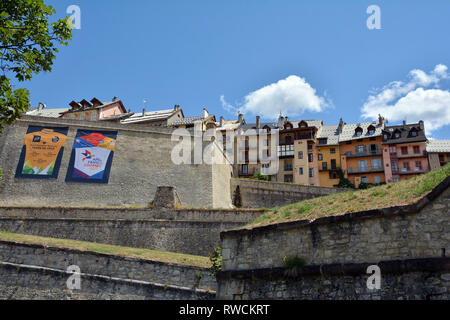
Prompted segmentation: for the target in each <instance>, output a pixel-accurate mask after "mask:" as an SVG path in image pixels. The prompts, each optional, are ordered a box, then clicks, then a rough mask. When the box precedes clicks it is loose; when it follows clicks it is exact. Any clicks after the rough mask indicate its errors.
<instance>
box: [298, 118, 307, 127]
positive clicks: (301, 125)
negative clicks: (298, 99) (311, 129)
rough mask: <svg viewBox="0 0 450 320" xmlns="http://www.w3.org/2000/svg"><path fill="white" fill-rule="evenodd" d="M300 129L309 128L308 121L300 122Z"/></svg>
mask: <svg viewBox="0 0 450 320" xmlns="http://www.w3.org/2000/svg"><path fill="white" fill-rule="evenodd" d="M298 127H299V128H307V127H308V124H307V123H306V121H303V120H302V121H300V122H299V123H298Z"/></svg>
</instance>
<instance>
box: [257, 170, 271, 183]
mask: <svg viewBox="0 0 450 320" xmlns="http://www.w3.org/2000/svg"><path fill="white" fill-rule="evenodd" d="M253 178H254V179H258V180H263V181H269V180H270V179H269V176H268V175H266V174H264V173H261V172H260V171H256V172H255V173H254V174H253Z"/></svg>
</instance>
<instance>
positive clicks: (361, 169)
mask: <svg viewBox="0 0 450 320" xmlns="http://www.w3.org/2000/svg"><path fill="white" fill-rule="evenodd" d="M382 171H384V169H383V167H382V166H376V167H372V166H367V167H358V168H353V167H349V168H348V173H364V172H382Z"/></svg>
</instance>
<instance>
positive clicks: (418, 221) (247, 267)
mask: <svg viewBox="0 0 450 320" xmlns="http://www.w3.org/2000/svg"><path fill="white" fill-rule="evenodd" d="M449 186H450V177H447V178H446V179H445V180H444V181H443V182H442V183H440V184H439V185H438V186H437V187H436V188H434V189H433V190H432V191H431V192H430V193H429V194H428V195H427V196H425V197H424V198H422V199H421V200H419V201H418V202H416V203H413V204H411V205H405V206H398V207H391V208H385V209H380V210H371V211H364V212H356V213H350V214H345V215H341V216H335V217H324V218H319V219H316V220H314V221H312V222H310V221H308V220H304V221H297V222H288V223H280V224H274V225H269V226H263V227H258V228H254V229H243V230H231V231H225V232H223V233H221V239H222V245H221V247H222V255H223V270H224V271H225V272H226V271H229V272H231V273H233V272H239V271H242V272H247V273H251V272H252V270H253V271H254V270H257V269H267V270H268V269H270V268H279V267H282V266H283V259H284V258H285V257H292V256H297V257H301V258H303V259H304V260H305V262H306V264H307V265H313V266H314V265H324V264H325V265H326V264H333V263H339V264H349V263H370V264H377V263H378V262H380V261H389V260H408V259H432V258H439V257H445V255H446V254H448V252H449V250H450V188H449ZM446 261H447V260H446ZM425 262H426V260H425ZM446 263H447V266H448V261H447V262H446ZM424 270H425V271H426V268H425V269H424ZM442 270H444V271H446V270H447V269H445V268H444V269H442ZM409 271H410V270H408V269H405V270H404V273H405V274H404V275H400V278H395V277H394V278H391V280H389V281H393V283H395V281H403V280H402V279H404V278H403V277H406V278H408V279H410V280H408V283H414V281H419V279H422V280H423V279H427V277H431V278H439V277H440V274H439V272H437V273H436V274H435V275H433V276H431V275H427V274H426V273H422V271H423V270H422V269H420V270H419V271H418V272H419V274H416V275H409V273H410V272H409ZM381 272H382V273H383V270H381ZM411 272H412V271H411ZM236 274H238V273H236ZM442 276H443V277H444V278H445V279H443V280H445V281H447V280H446V279H448V273H447V274H446V275H445V276H444V275H442ZM264 277H265V279H270V272H268V273H267V274H265V276H264ZM341 277H343V278H344V279H340V280H339V279H338V281H341V280H342V281H345V273H344V274H341ZM406 278H405V279H406ZM396 279H397V280H396ZM414 279H416V280H414ZM234 280H236V279H234V278H233V277H231V278H230V277H229V278H227V279H225V278H224V280H223V283H221V281H220V280H219V297H228V298H229V297H231V296H232V294H233V293H232V291H233V290H234V289H233V290H231V289H229V288H232V287H233V286H236V285H234V284H233V282H234ZM300 280H301V281H303V279H300ZM300 280H299V281H300ZM268 281H269V280H268ZM305 281H307V280H305ZM308 281H309V280H308ZM354 281H356V280H355V279H353V278H352V279H351V280H350V282H352V283H353V282H354ZM405 281H406V280H405ZM255 283H256V282H252V281H251V280H244V281H243V283H240V284H239V286H238V287H237V289H236V291H242V286H244V289H243V292H242V293H239V294H243V295H244V296H248V297H249V296H250V294H251V293H250V291H253V290H256V287H255V288H254V287H252V286H253V284H255ZM275 283H276V284H278V285H280V286H282V285H283V283H284V282H283V281H281V282H275ZM306 283H310V282H306ZM425 283H428V282H425ZM255 285H256V286H257V287H258V286H259V285H257V284H255ZM293 286H297V287H296V288H297V289H295V290H300V288H301V285H300V283H298V284H295V285H294V284H293ZM401 286H402V285H400V287H401ZM417 286H424V284H423V283H420V284H417ZM430 286H431V287H434V289H433V290H437V291H439V292H441V293H442V294H447V288H448V283H447V282H446V283H445V284H443V283H442V282H440V281H435V283H434V282H431V283H430ZM275 287H276V286H275V285H274V286H273V287H272V289H273V290H275V289H274V288H275ZM221 288H228V289H226V292H221V290H222V289H221ZM404 288H405V289H406V287H404ZM238 289H239V290H238ZM316 289H317V288H316ZM323 289H324V290H325V289H326V288H325V287H323ZM249 290H250V291H249ZM265 290H269V287H265V289H264V290H263V289H261V290H259V291H258V290H257V292H259V293H260V294H261V298H263V297H266V295H271V294H272V295H273V294H275V293H274V292H270V293H264V291H265ZM293 290H294V289H293ZM295 290H294V291H291V293H289V294H288V295H289V296H290V297H291V298H302V297H304V296H303V293H301V291H295ZM327 290H328V289H327ZM332 290H335V291H334V293H333V294H334V295H340V294H342V292H341V289H340V287H339V286H337V287H335V288H334V289H332ZM401 290H403V289H401ZM401 290H400V291H401ZM420 290H421V289H420ZM288 291H289V290H288ZM295 292H297V295H295V294H294V293H295ZM412 292H414V290H413V291H412ZM391 293H392V292H391ZM239 294H238V295H239ZM252 294H253V293H252ZM352 294H355V293H351V294H350V293H349V294H348V295H347V294H344V296H345V297H347V298H351V297H352ZM396 295H397V298H408V297H409V296H408V295H405V294H401V293H400V292H399V293H392V295H391V294H390V293H389V294H386V295H382V297H386V298H389V297H393V296H396ZM413 295H416V293H414V294H413ZM256 296H257V293H255V294H253V295H252V298H256ZM422 296H423V295H422ZM321 297H326V295H324V296H321Z"/></svg>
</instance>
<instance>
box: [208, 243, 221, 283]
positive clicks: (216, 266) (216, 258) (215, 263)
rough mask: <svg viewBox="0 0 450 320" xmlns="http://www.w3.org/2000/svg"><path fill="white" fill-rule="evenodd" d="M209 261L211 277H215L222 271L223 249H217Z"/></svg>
mask: <svg viewBox="0 0 450 320" xmlns="http://www.w3.org/2000/svg"><path fill="white" fill-rule="evenodd" d="M209 261H211V268H210V270H211V275H212V276H213V277H215V276H216V274H217V272H219V271H220V270H222V249H221V248H220V247H216V249H214V251H212V252H210V253H209Z"/></svg>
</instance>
